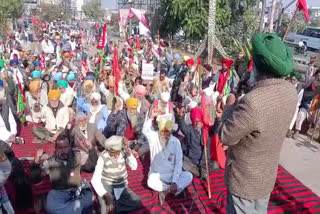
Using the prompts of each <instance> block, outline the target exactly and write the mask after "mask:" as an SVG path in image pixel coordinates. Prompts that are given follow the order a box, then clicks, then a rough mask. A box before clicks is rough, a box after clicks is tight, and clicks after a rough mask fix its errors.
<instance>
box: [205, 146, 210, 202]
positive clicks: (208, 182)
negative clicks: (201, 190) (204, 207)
mask: <svg viewBox="0 0 320 214" xmlns="http://www.w3.org/2000/svg"><path fill="white" fill-rule="evenodd" d="M204 158H205V159H206V172H207V173H206V174H207V184H208V196H209V199H211V187H210V174H209V166H208V153H207V144H206V143H205V144H204Z"/></svg>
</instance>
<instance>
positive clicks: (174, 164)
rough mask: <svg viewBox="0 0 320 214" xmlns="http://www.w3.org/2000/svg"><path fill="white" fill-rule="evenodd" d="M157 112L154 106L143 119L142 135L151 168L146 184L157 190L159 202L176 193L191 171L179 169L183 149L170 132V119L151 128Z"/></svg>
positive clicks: (180, 167)
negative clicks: (148, 152)
mask: <svg viewBox="0 0 320 214" xmlns="http://www.w3.org/2000/svg"><path fill="white" fill-rule="evenodd" d="M157 115H158V110H157V109H153V110H152V112H151V115H150V118H148V119H147V120H146V122H145V123H144V127H143V131H142V132H143V134H144V135H145V136H146V137H147V139H148V142H149V147H150V162H151V164H150V171H149V175H148V182H147V183H148V186H149V187H150V188H151V189H153V190H155V191H157V192H159V202H160V204H161V205H162V204H163V202H164V200H165V197H166V196H167V195H168V194H174V195H179V194H180V193H183V190H184V189H185V188H186V187H187V186H188V185H189V184H190V183H191V181H192V178H193V177H192V174H191V173H190V172H186V171H182V164H183V161H182V157H183V155H182V149H181V145H180V141H179V140H178V139H177V138H175V137H174V136H173V135H172V134H171V131H172V127H173V122H172V120H164V119H161V120H159V121H158V128H159V130H158V131H155V130H152V121H153V120H154V118H155V117H156V116H157Z"/></svg>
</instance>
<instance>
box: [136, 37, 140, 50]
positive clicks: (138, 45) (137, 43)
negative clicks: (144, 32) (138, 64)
mask: <svg viewBox="0 0 320 214" xmlns="http://www.w3.org/2000/svg"><path fill="white" fill-rule="evenodd" d="M136 47H137V49H138V50H140V40H139V36H136Z"/></svg>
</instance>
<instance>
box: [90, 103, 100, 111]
mask: <svg viewBox="0 0 320 214" xmlns="http://www.w3.org/2000/svg"><path fill="white" fill-rule="evenodd" d="M100 109H101V105H98V106H93V105H90V111H91V113H98V112H99V111H100Z"/></svg>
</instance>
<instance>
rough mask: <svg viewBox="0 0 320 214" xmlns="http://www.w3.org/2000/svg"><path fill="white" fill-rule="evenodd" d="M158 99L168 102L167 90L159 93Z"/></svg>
mask: <svg viewBox="0 0 320 214" xmlns="http://www.w3.org/2000/svg"><path fill="white" fill-rule="evenodd" d="M160 99H161V100H162V101H163V102H165V103H167V102H169V99H170V94H169V92H162V93H161V95H160Z"/></svg>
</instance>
